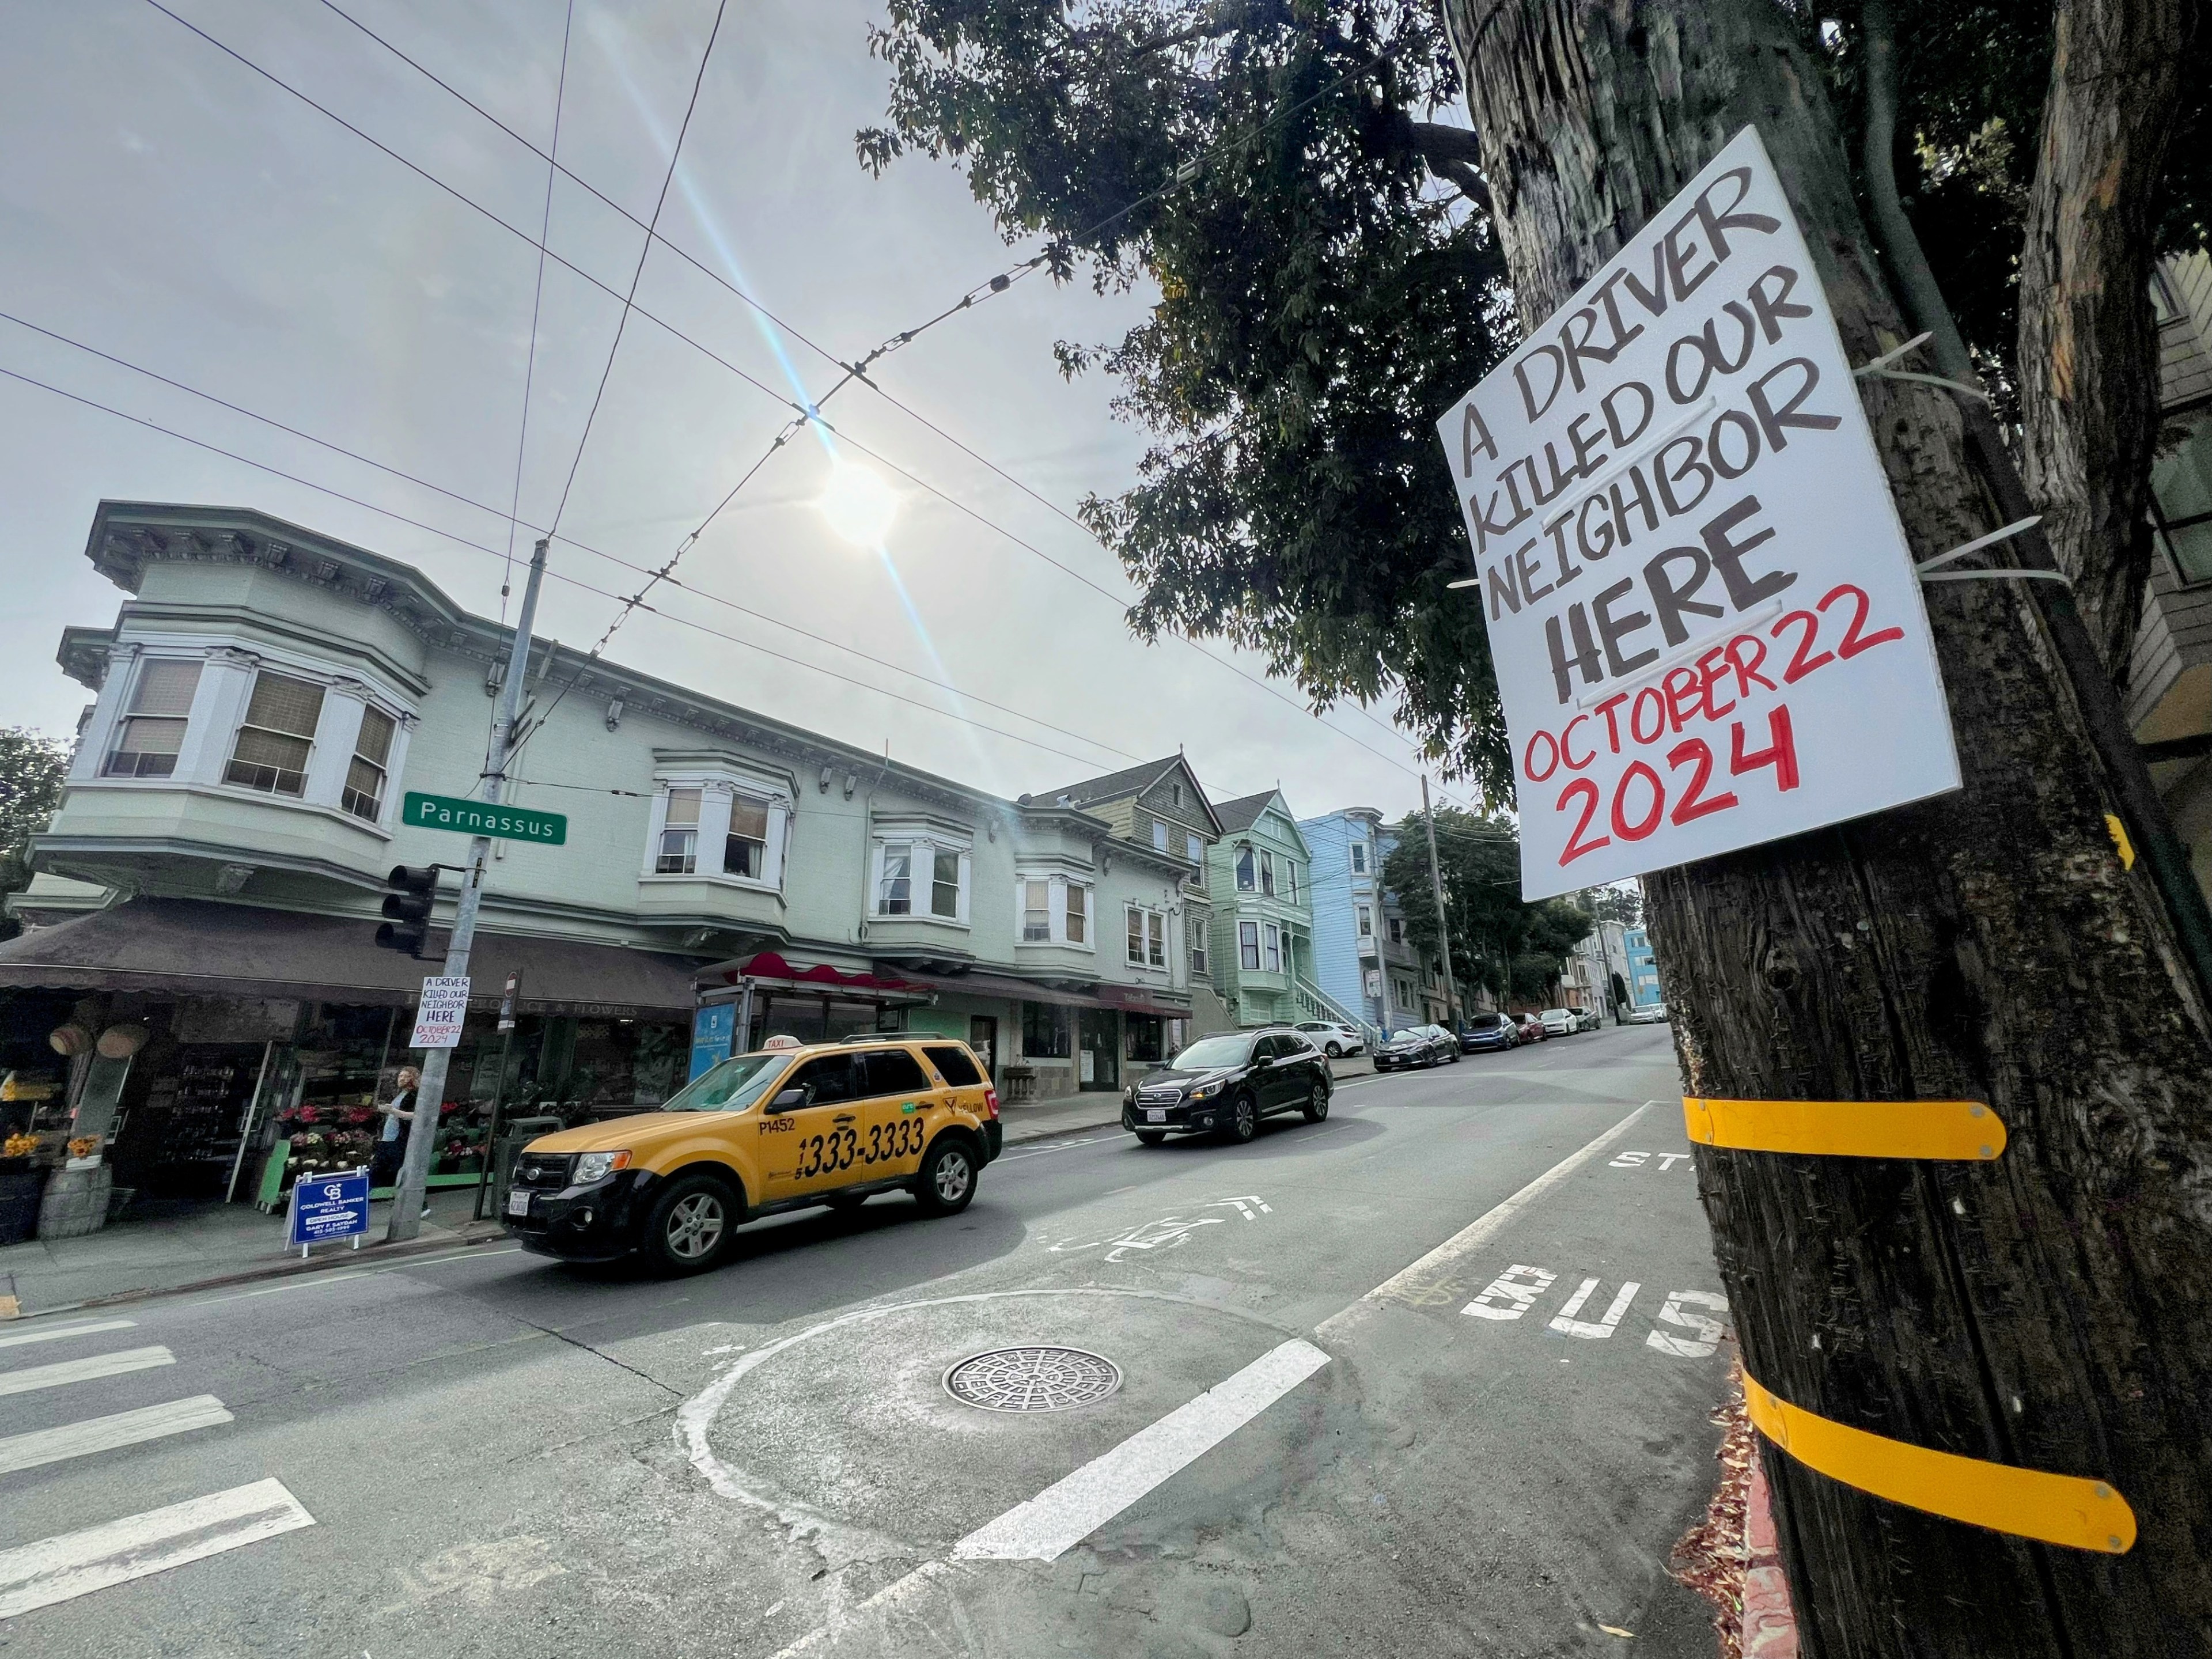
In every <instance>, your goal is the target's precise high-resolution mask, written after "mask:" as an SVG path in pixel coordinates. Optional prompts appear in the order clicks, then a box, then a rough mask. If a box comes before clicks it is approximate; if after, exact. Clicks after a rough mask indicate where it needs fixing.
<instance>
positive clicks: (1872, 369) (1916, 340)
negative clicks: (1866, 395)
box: [1851, 330, 1936, 380]
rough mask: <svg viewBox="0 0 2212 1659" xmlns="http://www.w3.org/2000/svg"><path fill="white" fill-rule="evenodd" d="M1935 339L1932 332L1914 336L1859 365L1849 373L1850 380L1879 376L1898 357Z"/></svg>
mask: <svg viewBox="0 0 2212 1659" xmlns="http://www.w3.org/2000/svg"><path fill="white" fill-rule="evenodd" d="M1935 337H1936V336H1935V333H1934V331H1932V330H1931V331H1927V332H1923V333H1920V334H1916V335H1914V336H1913V337H1911V339H1909V340H1907V341H1906V342H1905V343H1904V344H1903V345H1901V346H1893V347H1891V348H1890V349H1888V350H1887V351H1885V352H1883V353H1882V354H1881V356H1879V357H1876V358H1875V360H1874V361H1873V362H1867V363H1861V364H1860V365H1859V366H1858V367H1857V368H1855V369H1853V370H1852V371H1851V378H1852V379H1853V380H1857V378H1858V377H1859V376H1860V375H1862V374H1881V372H1882V370H1884V369H1885V368H1888V367H1889V366H1890V365H1891V364H1892V363H1893V362H1896V361H1897V360H1898V359H1899V357H1903V356H1906V355H1908V354H1909V353H1911V352H1915V351H1917V350H1919V349H1920V348H1921V347H1923V346H1924V345H1926V344H1927V343H1929V341H1930V340H1932V339H1934V338H1935Z"/></svg>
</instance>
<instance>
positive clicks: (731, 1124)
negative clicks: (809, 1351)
mask: <svg viewBox="0 0 2212 1659" xmlns="http://www.w3.org/2000/svg"><path fill="white" fill-rule="evenodd" d="M771 1041H772V1042H774V1041H777V1040H776V1039H771ZM782 1041H786V1042H787V1041H788V1039H783V1040H782ZM1004 1133H1005V1131H1004V1127H1003V1126H1002V1125H1001V1124H1000V1121H999V1095H998V1091H997V1090H995V1089H994V1088H993V1087H992V1086H991V1080H990V1078H989V1076H988V1075H987V1073H985V1071H984V1069H983V1067H982V1066H981V1064H980V1063H979V1062H978V1061H977V1060H976V1058H975V1051H974V1050H972V1049H970V1048H969V1047H968V1045H967V1044H966V1043H964V1042H955V1041H953V1040H952V1039H951V1038H949V1037H935V1036H914V1037H908V1036H901V1035H898V1034H896V1033H888V1034H887V1033H882V1032H878V1033H873V1034H871V1035H869V1036H865V1037H854V1038H851V1039H848V1040H847V1041H844V1042H817V1043H808V1044H801V1045H798V1046H793V1047H787V1048H763V1049H761V1050H759V1051H757V1052H755V1053H753V1054H732V1056H731V1057H730V1058H729V1059H727V1060H724V1061H722V1063H721V1064H720V1065H719V1066H715V1067H714V1069H713V1070H711V1071H708V1072H706V1073H702V1075H700V1076H699V1077H697V1078H696V1079H693V1080H692V1081H691V1082H690V1084H688V1085H685V1087H684V1088H683V1089H682V1090H680V1091H678V1093H677V1094H676V1095H675V1096H674V1097H672V1098H671V1099H670V1100H669V1102H668V1103H667V1104H665V1106H663V1107H661V1108H660V1109H659V1110H657V1111H653V1112H646V1113H641V1114H640V1115H637V1116H635V1117H623V1118H617V1119H614V1120H613V1121H610V1122H606V1123H600V1124H594V1125H592V1126H590V1127H586V1128H580V1129H564V1130H562V1132H561V1133H558V1134H551V1135H544V1136H541V1137H539V1138H538V1139H536V1140H533V1141H532V1142H531V1143H530V1144H529V1146H526V1147H525V1148H523V1151H522V1153H521V1156H520V1158H517V1159H516V1160H515V1166H514V1176H513V1183H512V1185H511V1186H510V1187H509V1188H508V1190H507V1216H506V1221H507V1231H508V1232H509V1233H511V1234H512V1235H513V1237H514V1238H515V1239H516V1240H517V1241H518V1242H519V1243H520V1244H521V1245H522V1247H523V1248H524V1249H529V1250H535V1251H537V1252H538V1253H539V1254H540V1255H553V1256H559V1257H562V1258H563V1259H564V1260H567V1261H613V1260H615V1259H617V1257H621V1256H625V1255H631V1254H632V1253H635V1254H637V1255H642V1256H643V1257H645V1258H646V1260H647V1261H649V1262H651V1263H652V1264H653V1266H655V1267H659V1268H660V1269H662V1270H663V1271H665V1272H669V1273H698V1272H700V1271H702V1270H703V1269H705V1268H708V1267H713V1266H714V1264H715V1263H716V1262H717V1261H720V1260H721V1259H722V1257H723V1255H725V1254H726V1252H727V1251H728V1249H729V1247H730V1238H731V1235H732V1233H734V1232H735V1231H737V1229H738V1227H740V1226H742V1225H744V1223H746V1222H748V1221H750V1220H753V1219H755V1218H757V1217H760V1216H764V1215H773V1214H775V1213H777V1212H781V1211H785V1210H796V1209H803V1208H805V1207H806V1206H809V1205H815V1204H826V1205H829V1206H832V1207H834V1208H842V1207H845V1206H850V1205H856V1204H859V1203H860V1202H862V1201H863V1200H866V1198H867V1197H869V1195H870V1194H874V1193H888V1192H910V1193H912V1194H914V1195H915V1199H916V1200H919V1201H920V1203H921V1207H922V1210H923V1211H924V1212H925V1213H927V1214H931V1215H953V1214H957V1213H958V1212H960V1211H962V1210H964V1209H966V1208H967V1207H968V1201H969V1200H970V1199H972V1198H973V1197H974V1196H975V1182H976V1179H977V1177H978V1176H980V1175H981V1172H982V1169H983V1166H984V1165H985V1164H988V1163H989V1162H990V1161H991V1160H992V1159H993V1158H996V1157H998V1155H999V1151H1000V1146H1001V1144H1002V1142H1003V1139H1004Z"/></svg>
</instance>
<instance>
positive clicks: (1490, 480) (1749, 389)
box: [1438, 128, 1959, 899]
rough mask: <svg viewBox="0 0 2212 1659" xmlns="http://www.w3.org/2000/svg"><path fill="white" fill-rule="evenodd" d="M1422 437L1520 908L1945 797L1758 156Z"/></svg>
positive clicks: (1931, 705) (1838, 368)
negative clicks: (1480, 639)
mask: <svg viewBox="0 0 2212 1659" xmlns="http://www.w3.org/2000/svg"><path fill="white" fill-rule="evenodd" d="M1438 424H1439V428H1440V430H1441V431H1442V433H1443V441H1444V447H1445V449H1446V450H1447V451H1448V452H1449V454H1450V457H1451V465H1452V472H1453V476H1454V477H1455V479H1456V481H1457V483H1458V486H1459V492H1460V499H1461V501H1462V503H1463V505H1464V507H1465V508H1466V512H1467V522H1468V532H1469V533H1470V534H1471V535H1472V536H1473V538H1474V563H1475V576H1474V582H1473V584H1472V586H1474V590H1475V592H1477V593H1478V594H1479V595H1480V599H1481V602H1482V606H1483V615H1484V617H1486V620H1487V622H1488V623H1489V629H1490V645H1491V652H1492V656H1493V657H1494V658H1495V659H1496V660H1497V665H1498V686H1499V688H1500V690H1501V691H1502V693H1503V695H1504V705H1505V722H1506V727H1507V730H1508V732H1510V736H1511V738H1512V743H1513V755H1514V762H1515V769H1516V774H1517V783H1518V786H1519V795H1520V808H1521V883H1522V894H1523V896H1525V897H1528V898H1531V899H1534V898H1542V897H1546V896H1550V895H1552V894H1555V893H1564V892H1567V891H1569V890H1572V889H1575V888H1578V887H1588V886H1590V885H1592V884H1595V883H1598V882H1604V881H1613V880H1616V879H1618V878H1621V877H1624V876H1632V875H1636V874H1639V873H1641V872H1644V871H1648V870H1656V869H1661V868H1663V867H1665V866H1668V865H1674V864H1681V863H1685V862H1686V861H1688V860H1692V859H1701V858H1707V857H1711V855H1712V854H1717V853H1723V852H1726V851H1728V850H1729V849H1730V848H1737V847H1747V846H1750V845H1753V844H1754V843H1756V842H1763V841H1771V840H1773V839H1774V838H1775V837H1777V836H1788V835H1794V834H1796V832H1798V831H1799V830H1803V829H1814V828H1816V827H1817V826H1819V825H1820V824H1824V823H1835V822H1837V821H1838V819H1842V818H1850V817H1858V816H1860V815H1861V814H1863V813H1867V812H1872V811H1879V810H1880V809H1881V808H1883V807H1887V806H1895V805H1899V804H1900V803H1902V802H1905V801H1909V800H1917V799H1919V798H1921V797H1922V796H1925V795H1932V794H1936V793H1939V792H1940V791H1942V790H1946V789H1954V788H1956V787H1958V784H1959V763H1958V757H1957V755H1956V753H1955V751H1954V749H1953V746H1952V741H1951V720H1950V714H1949V710H1948V708H1946V706H1945V704H1944V701H1943V687H1942V679H1941V678H1940V677H1939V675H1938V672H1937V669H1936V653H1935V647H1934V644H1933V642H1932V641H1931V640H1930V639H1929V632H1928V620H1927V614H1926V612H1925V611H1923V609H1922V608H1921V601H1920V593H1919V588H1918V582H1917V578H1916V576H1915V574H1914V573H1913V568H1912V560H1911V555H1910V553H1909V552H1908V551H1907V550H1906V547H1905V533H1904V530H1903V527H1902V526H1900V525H1899V522H1898V519H1897V509H1896V507H1895V506H1894V504H1893V502H1892V501H1891V499H1890V494H1889V483H1888V480H1887V478H1885V477H1883V475H1882V470H1881V461H1880V459H1878V457H1877V456H1876V455H1875V447H1874V439H1873V435H1872V434H1871V433H1870V432H1869V430H1868V428H1867V422H1866V417H1865V415H1864V414H1863V411H1862V410H1861V409H1860V407H1859V399H1858V392H1857V387H1856V386H1855V383H1854V382H1853V380H1852V379H1851V374H1850V366H1849V364H1848V363H1847V362H1845V360H1844V349H1843V342H1842V340H1841V339H1840V338H1839V337H1838V335H1837V333H1836V325H1835V319H1834V318H1833V317H1832V315H1831V314H1830V313H1829V311H1828V307H1827V301H1826V296H1825V295H1823V294H1822V293H1821V291H1820V278H1819V276H1817V275H1816V274H1815V273H1814V268H1813V263H1812V260H1811V258H1810V257H1809V255H1808V252H1807V251H1806V247H1805V239H1804V237H1803V235H1802V234H1801V233H1800V232H1799V230H1798V228H1797V222H1796V218H1795V217H1794V216H1792V214H1791V212H1790V205H1789V203H1788V201H1787V200H1786V199H1785V198H1784V195H1783V193H1782V187H1781V185H1780V184H1779V182H1778V180H1777V179H1776V178H1775V175H1774V168H1773V164H1772V163H1771V161H1769V160H1768V159H1767V155H1766V149H1765V145H1763V144H1762V143H1760V142H1759V135H1758V133H1757V132H1756V131H1754V130H1753V129H1750V128H1747V129H1745V131H1742V132H1741V133H1740V134H1738V135H1737V137H1735V140H1734V141H1733V142H1732V143H1730V144H1729V146H1728V148H1727V149H1724V150H1723V151H1722V152H1721V153H1720V155H1717V156H1716V157H1715V158H1714V159H1713V161H1712V164H1711V166H1709V167H1706V168H1705V171H1704V172H1703V173H1699V175H1698V177H1697V179H1696V180H1695V181H1694V182H1692V184H1691V185H1690V186H1689V187H1688V188H1687V189H1686V190H1685V191H1683V192H1682V193H1681V194H1680V196H1678V197H1675V198H1674V201H1673V202H1672V203H1671V204H1668V207H1667V208H1666V209H1665V210H1662V211H1661V212H1660V213H1658V214H1657V215H1656V216H1654V217H1653V218H1652V219H1651V221H1650V222H1649V223H1648V224H1647V225H1645V226H1644V229H1643V231H1642V232H1641V233H1640V234H1638V236H1637V237H1636V239H1635V240H1633V241H1632V242H1630V243H1629V245H1628V246H1627V247H1626V249H1624V250H1623V251H1622V252H1621V253H1620V257H1619V258H1616V259H1614V260H1613V262H1612V263H1611V264H1607V266H1606V267H1605V269H1604V270H1602V271H1601V272H1599V273H1598V275H1597V276H1596V277H1595V280H1593V281H1592V282H1591V283H1589V284H1588V285H1587V286H1586V287H1585V288H1583V290H1582V292H1581V293H1580V294H1578V295H1576V296H1575V298H1574V299H1573V300H1572V301H1570V302H1569V303H1568V304H1567V305H1566V306H1565V307H1564V308H1562V309H1561V310H1560V311H1559V313H1558V314H1557V315H1555V316H1553V318H1552V319H1551V320H1550V321H1548V322H1547V323H1546V324H1544V325H1543V326H1542V327H1541V328H1539V329H1537V330H1536V331H1534V332H1533V333H1532V334H1531V335H1530V336H1529V337H1528V341H1527V342H1526V343H1524V344H1523V345H1522V347H1521V349H1519V350H1518V351H1516V352H1515V353H1514V354H1513V356H1512V357H1511V358H1510V359H1509V360H1508V361H1507V362H1506V363H1505V364H1504V367H1502V368H1499V369H1498V371H1497V372H1496V373H1495V374H1492V375H1491V376H1490V377H1489V378H1488V379H1487V380H1484V381H1483V383H1482V384H1481V385H1480V386H1477V387H1476V388H1475V389H1474V391H1473V392H1470V393H1468V396H1467V397H1466V398H1465V399H1463V400H1462V402H1461V404H1459V406H1458V407H1456V408H1455V409H1454V410H1452V411H1451V412H1450V413H1449V414H1448V415H1446V416H1444V417H1443V421H1442V422H1439V423H1438Z"/></svg>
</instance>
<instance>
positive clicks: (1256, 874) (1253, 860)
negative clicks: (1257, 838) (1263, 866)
mask: <svg viewBox="0 0 2212 1659" xmlns="http://www.w3.org/2000/svg"><path fill="white" fill-rule="evenodd" d="M1233 867H1234V869H1235V871H1236V876H1237V891H1238V892H1240V893H1256V892H1257V891H1259V890H1260V854H1259V850H1258V849H1257V848H1255V847H1254V846H1253V845H1252V843H1251V842H1249V841H1240V842H1237V852H1236V855H1235V858H1234V860H1233Z"/></svg>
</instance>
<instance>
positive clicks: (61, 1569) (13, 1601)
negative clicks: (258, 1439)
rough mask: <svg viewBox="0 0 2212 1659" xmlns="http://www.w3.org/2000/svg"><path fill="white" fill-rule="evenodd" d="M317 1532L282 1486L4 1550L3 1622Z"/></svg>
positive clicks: (198, 1501) (258, 1487) (220, 1495)
mask: <svg viewBox="0 0 2212 1659" xmlns="http://www.w3.org/2000/svg"><path fill="white" fill-rule="evenodd" d="M314 1524H315V1517H314V1516H312V1515H310V1514H308V1513H307V1510H305V1509H304V1508H303V1507H301V1503H300V1500H299V1499H298V1498H295V1497H293V1496H292V1494H291V1492H290V1491H289V1488H287V1487H286V1486H285V1485H284V1483H283V1481H282V1480H256V1481H254V1482H253V1483H252V1485H251V1486H234V1487H232V1488H231V1489H230V1490H229V1491H228V1492H210V1493H209V1494H208V1495H207V1496H206V1497H204V1498H187V1499H185V1501H184V1502H183V1503H181V1504H168V1505H167V1506H166V1507H164V1508H161V1509H158V1510H147V1511H146V1512H145V1513H144V1514H143V1515H133V1516H125V1518H124V1519H122V1520H120V1521H110V1522H107V1523H106V1524H105V1525H103V1526H98V1527H87V1528H85V1529H84V1530H83V1531H82V1532H67V1533H64V1534H61V1535H60V1536H59V1537H56V1538H44V1539H41V1540H40V1541H38V1542H37V1543H35V1544H25V1545H23V1546H21V1547H20V1548H16V1549H12V1550H0V1619H12V1618H14V1617H15V1615H16V1614H17V1613H28V1612H30V1611H31V1610H32V1609H33V1607H52V1605H53V1604H54V1603H55V1602H57V1601H70V1600H72V1599H73V1598H75V1597H76V1596H80V1595H89V1594H90V1593H91V1592H92V1591H94V1590H101V1589H108V1588H110V1587H111V1586H112V1585H116V1584H123V1583H129V1582H130V1581H131V1579H133V1578H144V1577H149V1576H150V1575H151V1574H154V1573H157V1572H167V1571H168V1570H169V1569H170V1568H171V1567H178V1566H182V1565H184V1564H185V1562H187V1561H197V1560H201V1559H204V1558H205V1557H207V1556H210V1555H218V1554H220V1553H222V1552H223V1551H225V1550H234V1549H236V1548H238V1547H240V1545H243V1544H253V1543H258V1542H259V1541H261V1540H263V1539H264V1538H274V1537H276V1536H277V1535H278V1534H281V1533H287V1532H294V1531H296V1530H297V1529H298V1528H301V1527H312V1526H313V1525H314Z"/></svg>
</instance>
